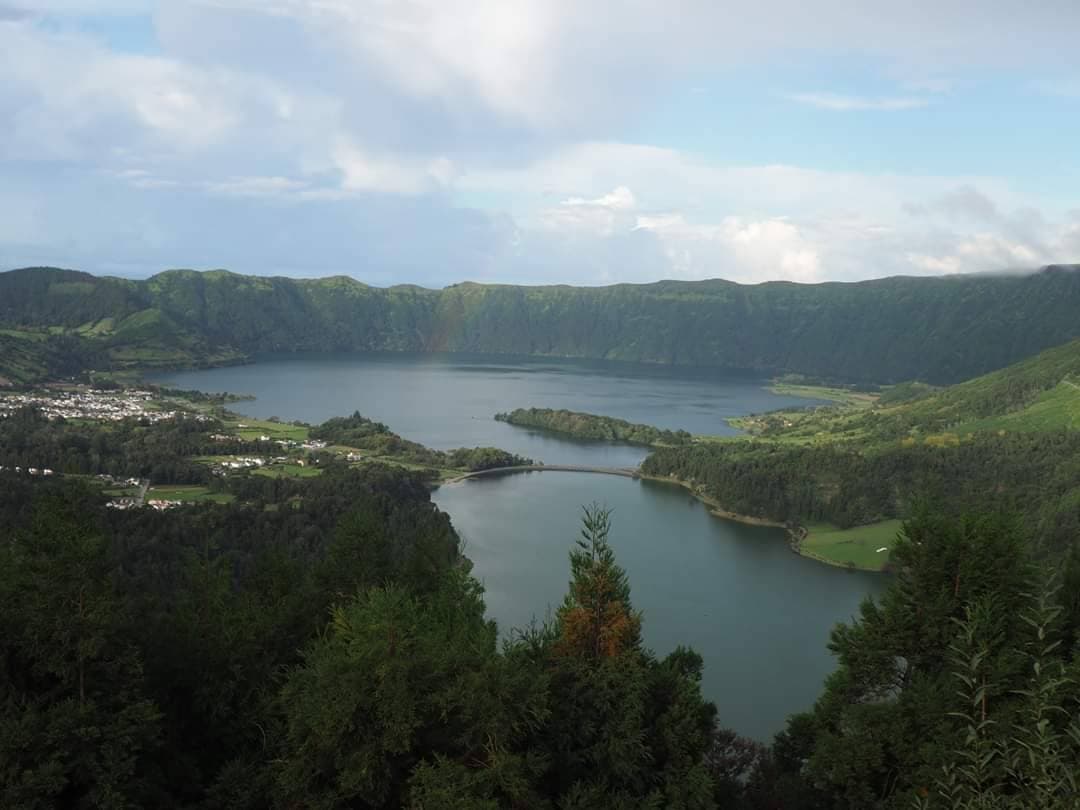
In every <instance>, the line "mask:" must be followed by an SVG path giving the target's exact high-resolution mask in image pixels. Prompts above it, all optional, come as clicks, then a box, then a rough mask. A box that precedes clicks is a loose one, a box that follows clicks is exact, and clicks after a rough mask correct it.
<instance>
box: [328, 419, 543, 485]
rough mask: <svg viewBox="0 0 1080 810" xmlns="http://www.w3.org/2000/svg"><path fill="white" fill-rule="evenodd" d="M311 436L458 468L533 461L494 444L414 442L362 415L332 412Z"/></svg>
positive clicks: (416, 461)
mask: <svg viewBox="0 0 1080 810" xmlns="http://www.w3.org/2000/svg"><path fill="white" fill-rule="evenodd" d="M310 435H311V437H312V438H313V439H321V440H323V441H326V442H329V443H331V444H338V445H344V446H346V447H355V448H357V449H359V450H366V451H369V452H370V453H372V454H373V455H377V456H392V457H393V458H395V459H400V460H401V461H407V462H409V463H411V464H423V465H426V466H428V467H441V468H444V469H458V470H470V471H473V472H475V471H478V470H491V469H495V468H498V467H517V466H524V465H529V464H532V463H533V461H532V459H530V458H525V457H523V456H518V455H515V454H513V453H508V452H506V451H505V450H500V449H498V448H496V447H459V448H457V449H454V450H432V449H431V448H429V447H425V446H424V445H422V444H419V443H417V442H412V441H409V440H408V439H403V438H401V437H400V436H399V435H397V434H396V433H394V432H393V431H392V430H390V428H388V427H387V426H386V425H384V424H383V423H382V422H376V421H374V420H372V419H368V418H367V417H365V416H362V415H361V414H360V412H359V411H357V412H355V413H353V415H352V416H335V417H333V418H332V419H328V420H326V421H325V422H323V423H322V424H321V425H317V426H316V427H313V428H312V429H311V433H310Z"/></svg>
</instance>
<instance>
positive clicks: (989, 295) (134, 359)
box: [0, 266, 1080, 384]
mask: <svg viewBox="0 0 1080 810" xmlns="http://www.w3.org/2000/svg"><path fill="white" fill-rule="evenodd" d="M1077 311H1080V271H1078V269H1077V268H1076V267H1067V266H1058V267H1051V268H1047V269H1044V270H1043V271H1041V272H1038V273H1034V274H1030V275H1013V276H1005V275H1001V276H989V275H982V276H951V277H945V278H901V277H898V278H887V279H880V280H875V281H866V282H858V283H853V284H846V283H830V284H815V285H799V284H792V283H788V282H773V283H767V284H758V285H747V286H744V285H739V284H734V283H731V282H727V281H720V280H712V281H698V282H677V281H663V282H658V283H655V284H645V285H629V284H620V285H613V286H610V287H601V288H575V287H565V286H558V287H513V286H505V285H482V284H472V283H465V284H456V285H453V286H451V287H448V288H446V289H444V290H426V289H422V288H419V287H412V286H398V287H391V288H386V289H382V288H374V287H368V286H366V285H364V284H361V283H360V282H357V281H355V280H352V279H349V278H345V277H334V278H325V279H288V278H268V277H255V276H241V275H236V274H233V273H228V272H224V271H213V272H206V273H198V272H193V271H188V270H175V271H169V272H166V273H162V274H160V275H157V276H154V277H153V278H150V279H147V280H145V281H132V280H125V279H116V278H99V277H95V276H92V275H89V274H86V273H78V272H74V271H66V270H58V269H49V268H33V269H24V270H15V271H11V272H8V273H0V347H3V352H2V353H0V376H5V377H8V378H11V379H16V380H19V379H24V378H27V377H33V376H34V375H37V374H40V373H45V372H55V373H64V371H65V370H66V369H67V366H68V365H69V364H71V363H72V362H73V360H74V358H78V362H77V363H75V365H76V366H78V367H85V366H86V365H87V364H93V365H94V366H100V365H107V366H112V367H140V368H147V367H156V366H176V365H205V364H211V363H227V362H237V361H240V360H244V359H249V358H251V357H254V356H256V355H259V354H262V353H270V352H295V351H462V352H479V353H493V354H521V355H542V356H554V357H581V358H596V359H608V360H624V361H638V362H648V363H664V364H679V365H688V366H702V367H712V368H727V369H752V370H756V371H759V372H767V373H785V372H789V373H797V374H802V375H805V376H806V377H808V378H815V379H823V380H834V381H836V380H839V381H848V382H852V383H860V382H863V383H893V382H901V381H905V380H913V379H920V380H925V381H927V382H930V383H935V384H943V383H951V382H956V381H959V380H963V379H968V378H970V377H974V376H976V375H979V374H982V373H985V372H987V371H991V370H993V369H996V368H1002V367H1004V366H1006V365H1008V364H1010V363H1013V362H1016V361H1017V360H1020V359H1022V358H1024V357H1028V356H1031V355H1033V354H1035V353H1037V352H1038V351H1040V350H1042V349H1045V348H1047V347H1050V346H1054V345H1057V344H1060V343H1064V342H1065V341H1067V340H1069V339H1071V338H1074V337H1080V319H1078V318H1077V317H1076V312H1077ZM61 335H62V336H64V337H66V338H68V339H69V340H70V341H72V342H73V343H74V344H77V346H76V347H75V348H71V347H68V348H67V349H65V351H63V352H55V351H52V349H51V347H50V344H48V343H46V342H45V341H46V340H53V339H55V338H57V337H59V336H61ZM54 365H55V368H54Z"/></svg>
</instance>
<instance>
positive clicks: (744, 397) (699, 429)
mask: <svg viewBox="0 0 1080 810" xmlns="http://www.w3.org/2000/svg"><path fill="white" fill-rule="evenodd" d="M163 379H167V380H168V381H170V382H172V383H175V384H176V385H178V386H181V387H183V388H196V389H199V390H201V391H215V392H222V391H230V392H232V393H239V394H252V395H254V396H255V397H256V399H255V400H254V401H251V402H239V403H236V404H235V406H234V407H233V410H236V411H239V412H240V413H243V414H245V415H247V416H255V417H262V418H266V417H269V416H280V417H281V418H283V419H302V420H304V421H306V422H312V423H315V422H322V421H324V420H326V419H328V418H330V417H331V416H343V415H346V414H350V413H352V412H353V411H355V410H358V411H360V412H361V413H362V414H364V416H367V417H369V418H372V419H377V420H379V421H380V422H385V423H386V424H387V425H389V426H390V427H391V428H392V429H393V430H394V431H395V432H396V433H399V434H401V435H402V436H404V437H405V438H407V439H412V440H413V441H417V442H420V443H421V444H424V445H427V446H428V447H434V448H436V449H439V450H448V449H451V448H454V447H476V446H483V445H490V446H494V447H501V448H503V449H504V450H510V451H512V452H515V453H518V454H521V455H524V456H528V457H530V458H534V459H537V460H540V461H545V462H547V463H549V464H558V463H561V464H593V465H598V466H624V465H628V464H629V465H634V464H637V463H638V462H639V461H641V460H642V459H643V458H644V457H645V456H646V454H647V451H646V450H643V449H642V448H637V447H628V446H625V445H612V444H605V443H582V442H577V441H569V440H563V439H559V438H557V437H553V436H551V435H545V434H541V433H534V432H532V431H528V430H524V429H522V428H518V427H513V426H512V425H506V424H503V423H502V422H496V421H495V420H494V419H493V418H492V417H493V416H494V415H495V414H496V413H498V412H500V411H511V410H513V409H514V408H568V409H570V410H575V411H586V412H588V413H599V414H604V415H606V416H618V417H620V418H622V419H629V420H630V421H632V422H642V423H644V424H647V425H656V426H657V427H663V428H669V429H679V428H682V429H684V430H689V431H690V432H691V433H706V434H719V435H723V434H733V433H734V432H735V431H734V430H732V428H731V427H730V426H729V425H728V424H727V422H726V421H724V420H725V419H727V418H728V417H731V416H742V415H744V414H747V413H755V412H760V411H766V410H774V409H776V408H782V407H786V406H789V405H799V404H805V403H807V402H808V400H804V399H798V398H796V397H783V396H776V395H775V394H772V393H770V392H769V391H767V390H765V388H764V387H763V383H762V381H761V380H755V379H750V378H737V377H731V376H730V375H728V376H724V375H723V374H721V373H718V372H715V371H696V370H694V369H671V368H668V367H650V366H642V365H636V364H616V363H601V362H587V361H580V362H575V361H560V360H547V359H522V358H500V359H495V360H493V359H492V358H490V357H478V356H470V355H431V354H428V355H403V354H391V355H386V354H376V355H289V356H286V357H274V358H268V359H266V360H265V361H262V362H259V363H255V364H253V365H249V366H237V367H233V368H218V369H209V370H204V371H189V372H182V373H173V374H169V375H167V376H165V377H164V378H163Z"/></svg>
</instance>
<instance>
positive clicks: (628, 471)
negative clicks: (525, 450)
mask: <svg viewBox="0 0 1080 810" xmlns="http://www.w3.org/2000/svg"><path fill="white" fill-rule="evenodd" d="M533 471H535V472H584V473H598V474H600V475H621V476H622V477H623V478H640V477H641V472H640V471H639V470H638V469H637V468H636V467H585V466H579V465H574V464H528V465H522V466H518V467H495V468H494V469H491V470H477V471H476V472H471V473H465V474H464V475H459V476H458V477H457V478H452V479H451V480H449V481H447V482H446V483H448V484H456V483H457V482H458V481H464V480H465V479H467V478H479V477H480V476H482V475H501V474H503V473H515V472H533Z"/></svg>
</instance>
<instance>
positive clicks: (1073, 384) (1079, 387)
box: [1062, 380, 1080, 391]
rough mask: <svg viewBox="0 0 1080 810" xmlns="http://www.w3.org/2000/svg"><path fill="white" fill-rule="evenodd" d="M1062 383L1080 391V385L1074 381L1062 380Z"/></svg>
mask: <svg viewBox="0 0 1080 810" xmlns="http://www.w3.org/2000/svg"><path fill="white" fill-rule="evenodd" d="M1062 382H1063V383H1065V384H1066V385H1067V386H1069V387H1070V388H1075V389H1076V390H1077V391H1080V385H1077V384H1076V383H1074V382H1073V381H1072V380H1062Z"/></svg>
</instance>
